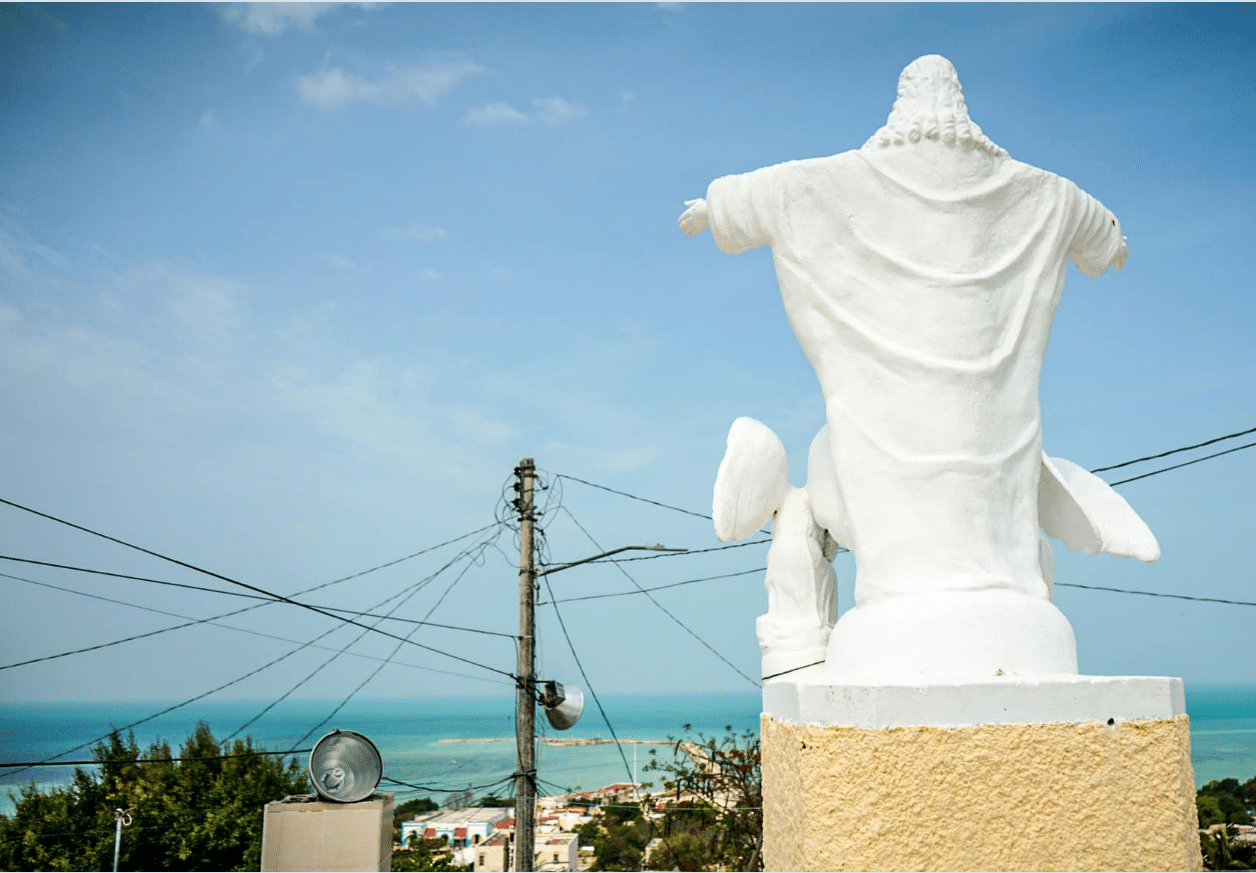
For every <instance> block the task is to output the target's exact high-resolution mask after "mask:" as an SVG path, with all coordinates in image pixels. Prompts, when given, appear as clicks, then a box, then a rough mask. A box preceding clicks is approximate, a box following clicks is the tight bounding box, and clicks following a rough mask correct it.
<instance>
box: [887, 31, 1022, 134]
mask: <svg viewBox="0 0 1256 873" xmlns="http://www.w3.org/2000/svg"><path fill="white" fill-rule="evenodd" d="M926 139H931V140H937V141H939V142H942V143H945V144H946V145H950V146H960V147H968V148H978V149H982V150H984V151H987V152H989V153H990V154H992V155H995V156H1002V155H1006V154H1007V152H1006V151H1005V150H1004V149H1002V148H1000V147H999V146H997V145H995V144H994V143H993V142H991V141H990V138H989V137H987V136H986V135H985V134H984V133H982V132H981V128H980V127H978V126H977V125H976V123H975V122H974V121H973V120H972V119H970V118H969V117H968V106H967V105H966V104H965V103H964V89H963V88H962V87H961V86H960V84H959V75H958V74H957V73H956V72H955V67H954V66H952V65H951V62H950V61H948V60H947V59H946V58H944V57H942V56H941V55H925V56H924V57H921V58H916V60H914V61H912V62H911V63H910V64H908V65H907V67H906V68H905V69H904V70H903V72H902V74H900V75H899V77H898V98H897V99H896V100H895V101H894V108H893V109H891V110H890V117H889V119H888V120H887V121H886V122H885V126H884V127H882V128H881V129H880V130H878V131H877V132H876V133H874V134H873V135H872V138H871V139H869V140H868V142H867V143H866V144H865V146H864V147H865V148H888V147H890V146H901V145H905V144H911V143H918V142H920V141H921V140H926Z"/></svg>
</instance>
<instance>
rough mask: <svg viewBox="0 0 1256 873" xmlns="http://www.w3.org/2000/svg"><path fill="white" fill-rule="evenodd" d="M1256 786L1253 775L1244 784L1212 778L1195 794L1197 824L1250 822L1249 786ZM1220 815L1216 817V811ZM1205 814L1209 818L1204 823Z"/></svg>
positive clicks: (1242, 823)
mask: <svg viewBox="0 0 1256 873" xmlns="http://www.w3.org/2000/svg"><path fill="white" fill-rule="evenodd" d="M1249 786H1252V787H1256V777H1253V778H1252V779H1251V780H1250V781H1248V782H1247V783H1246V784H1245V785H1240V784H1239V780H1237V779H1234V778H1230V779H1214V780H1213V781H1212V782H1209V783H1208V784H1207V785H1205V786H1204V787H1203V788H1201V789H1199V791H1198V793H1197V794H1196V796H1195V805H1196V807H1197V808H1198V809H1199V825H1200V827H1208V826H1209V825H1212V824H1219V823H1221V822H1225V823H1227V824H1241V825H1246V824H1251V823H1252V816H1251V813H1249V812H1248V811H1247V810H1248V807H1249V806H1251V805H1252V798H1251V788H1249ZM1218 812H1219V813H1220V817H1219V818H1218V817H1216V816H1217V813H1218ZM1205 814H1207V815H1208V816H1209V818H1210V820H1209V821H1208V822H1207V823H1205V822H1204V816H1205Z"/></svg>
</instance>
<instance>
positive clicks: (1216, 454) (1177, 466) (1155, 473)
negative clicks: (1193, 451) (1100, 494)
mask: <svg viewBox="0 0 1256 873" xmlns="http://www.w3.org/2000/svg"><path fill="white" fill-rule="evenodd" d="M1253 446H1256V443H1248V444H1247V445H1245V446H1238V447H1237V448H1233V449H1226V450H1225V451H1224V452H1214V453H1213V454H1211V455H1204V456H1203V457H1202V458H1195V459H1193V460H1190V461H1186V462H1184V463H1181V464H1174V465H1173V466H1172V467H1164V468H1162V469H1159V470H1152V471H1151V472H1150V473H1144V474H1143V475H1141V476H1131V477H1130V478H1128V479H1122V480H1120V481H1119V482H1111V483H1109V484H1110V485H1114V486H1115V485H1124V484H1125V483H1126V482H1134V481H1136V480H1138V479H1146V478H1147V477H1148V476H1158V475H1160V474H1161V473H1167V472H1169V471H1170V470H1177V469H1180V468H1181V467H1189V466H1190V465H1191V464H1198V463H1199V462H1200V461H1207V460H1209V459H1210V458H1219V457H1221V456H1222V455H1228V454H1230V453H1231V452H1241V451H1242V450H1243V449H1250V448H1252V447H1253Z"/></svg>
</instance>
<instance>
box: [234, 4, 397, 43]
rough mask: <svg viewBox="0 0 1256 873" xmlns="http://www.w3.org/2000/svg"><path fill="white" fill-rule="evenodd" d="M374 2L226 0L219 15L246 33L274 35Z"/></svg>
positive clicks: (369, 7) (309, 27)
mask: <svg viewBox="0 0 1256 873" xmlns="http://www.w3.org/2000/svg"><path fill="white" fill-rule="evenodd" d="M379 5H381V4H378V3H228V4H226V5H225V6H222V7H220V9H221V11H222V17H223V18H225V19H226V20H227V21H228V22H229V23H231V24H234V25H236V26H237V27H239V28H241V29H242V30H245V31H248V32H249V33H260V34H263V35H265V36H278V35H279V34H281V33H283V32H284V31H285V30H289V29H292V28H295V29H297V30H311V29H312V28H313V27H314V22H316V21H317V20H318V19H319V18H322V17H323V16H324V15H326V14H328V13H329V12H332V11H333V10H335V9H336V8H338V7H340V8H345V7H349V8H357V9H363V10H366V9H374V8H375V7H377V6H379Z"/></svg>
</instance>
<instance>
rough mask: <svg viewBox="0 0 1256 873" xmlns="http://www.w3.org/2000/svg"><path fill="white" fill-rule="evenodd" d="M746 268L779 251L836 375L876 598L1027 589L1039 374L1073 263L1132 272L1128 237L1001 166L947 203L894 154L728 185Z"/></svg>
mask: <svg viewBox="0 0 1256 873" xmlns="http://www.w3.org/2000/svg"><path fill="white" fill-rule="evenodd" d="M707 215H708V222H709V226H710V229H711V232H712V235H713V236H714V238H715V241H716V243H717V245H719V247H720V248H721V249H722V250H723V251H725V252H729V253H740V252H742V251H745V250H747V249H749V248H753V247H756V246H761V245H770V246H771V247H772V255H773V259H774V262H775V266H776V272H777V277H778V280H779V283H780V288H781V295H782V298H783V300H784V304H785V311H786V314H787V316H788V318H789V321H790V324H791V326H792V327H793V329H794V332H795V334H796V335H797V337H798V340H799V342H800V343H801V345H802V348H803V351H804V352H805V353H806V355H807V357H808V359H809V360H810V361H811V364H812V366H813V367H814V368H815V371H816V374H817V376H818V377H819V381H820V387H821V390H822V392H823V395H824V398H825V405H826V414H827V418H828V428H829V431H828V433H829V451H830V453H831V456H832V459H833V465H834V471H835V473H836V483H837V485H836V487H837V488H838V489H839V491H840V500H836V501H817V505H840V506H841V507H843V509H842V511H843V512H844V514H845V517H844V518H841V519H824V518H820V519H818V521H819V522H820V523H821V524H822V525H823V526H824V527H826V528H828V529H830V530H842V531H844V532H845V533H846V536H847V538H848V539H849V542H846V543H844V545H847V546H849V547H850V548H851V550H852V551H853V552H855V555H856V560H857V562H858V569H857V574H858V575H857V579H856V590H855V593H856V602H857V603H858V604H862V603H865V602H868V601H870V600H874V599H877V598H880V597H886V596H896V595H902V594H909V593H913V592H921V591H937V590H946V589H950V590H975V589H988V588H1009V589H1013V590H1017V591H1022V592H1025V593H1030V594H1034V595H1037V596H1040V597H1046V596H1047V590H1046V585H1045V583H1044V582H1043V580H1042V574H1041V570H1040V566H1039V547H1038V516H1037V512H1038V510H1037V493H1038V477H1039V470H1040V465H1041V448H1042V429H1041V416H1040V412H1039V407H1038V377H1039V373H1040V370H1041V366H1042V359H1043V355H1044V354H1045V352H1046V347H1047V340H1048V338H1049V334H1050V329H1051V322H1052V319H1053V317H1054V314H1055V307H1056V305H1057V303H1058V301H1059V296H1060V292H1061V289H1062V287H1063V284H1064V277H1065V272H1066V266H1067V262H1068V261H1069V260H1072V261H1074V263H1076V264H1077V265H1078V267H1079V268H1080V269H1081V270H1082V271H1083V272H1085V273H1086V274H1087V275H1091V276H1094V275H1098V274H1099V273H1102V272H1103V271H1104V270H1105V269H1107V268H1108V267H1109V266H1112V265H1114V264H1115V265H1119V264H1117V263H1116V258H1117V257H1118V255H1119V253H1120V252H1121V251H1122V237H1121V230H1120V225H1119V223H1118V222H1117V220H1116V218H1115V217H1114V216H1113V215H1112V213H1110V212H1109V211H1108V210H1107V209H1105V208H1104V207H1103V205H1102V204H1101V203H1099V202H1098V201H1097V200H1095V199H1094V198H1092V197H1090V196H1089V195H1087V194H1086V193H1085V192H1083V191H1082V190H1081V189H1079V188H1078V187H1077V186H1076V185H1074V184H1073V183H1072V182H1070V181H1069V180H1067V179H1064V178H1061V177H1059V176H1056V175H1054V174H1052V173H1048V172H1046V171H1044V170H1040V169H1037V168H1035V167H1031V166H1029V165H1027V164H1023V163H1020V162H1018V161H1014V160H1012V159H1010V158H1002V159H999V160H997V161H995V162H993V164H992V165H991V166H990V172H988V173H987V174H986V175H984V176H983V177H982V178H980V179H978V180H976V181H974V182H972V183H971V184H970V185H968V186H967V187H962V186H961V187H959V188H954V187H952V188H947V189H946V190H942V189H938V190H930V189H929V188H928V187H927V186H926V185H922V184H915V183H912V182H911V181H909V180H905V179H903V178H901V177H900V176H898V175H896V173H895V172H892V171H890V170H889V169H887V168H885V167H882V166H879V164H878V161H877V158H876V150H875V149H873V150H871V151H869V150H857V151H851V152H844V153H842V154H839V155H834V156H832V157H825V158H815V159H811V160H802V161H791V162H788V163H784V164H778V165H776V166H772V167H765V168H763V169H760V170H755V171H753V172H750V173H745V174H742V175H737V176H726V177H723V178H720V179H716V180H715V181H714V182H712V183H711V185H710V187H709V189H708V191H707Z"/></svg>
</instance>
